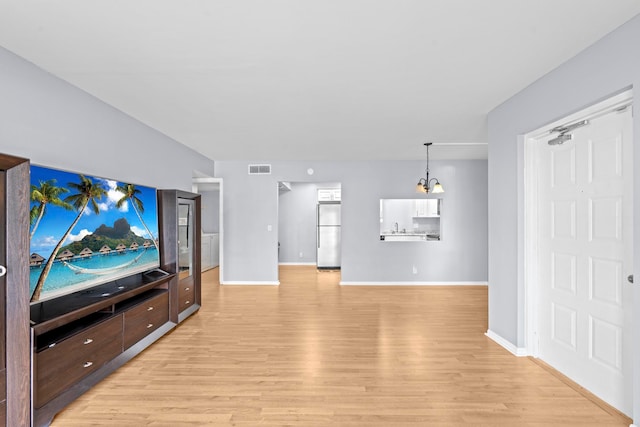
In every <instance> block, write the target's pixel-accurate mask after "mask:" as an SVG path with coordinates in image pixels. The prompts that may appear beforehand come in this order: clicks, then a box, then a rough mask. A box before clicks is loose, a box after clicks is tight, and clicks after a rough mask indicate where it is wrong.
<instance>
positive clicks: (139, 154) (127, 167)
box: [0, 47, 214, 191]
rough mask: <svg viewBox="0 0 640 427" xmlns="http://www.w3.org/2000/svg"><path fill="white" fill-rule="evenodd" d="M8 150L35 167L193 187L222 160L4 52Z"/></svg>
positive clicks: (1, 136)
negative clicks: (195, 177)
mask: <svg viewBox="0 0 640 427" xmlns="http://www.w3.org/2000/svg"><path fill="white" fill-rule="evenodd" d="M0 117H2V119H1V120H2V125H0V152H2V153H6V154H11V155H16V156H21V157H26V158H29V159H31V162H32V163H34V164H38V165H42V166H49V167H54V168H59V169H66V170H70V171H73V172H80V173H87V174H90V175H95V176H100V177H104V178H113V179H117V180H121V181H127V182H132V183H136V184H141V185H147V186H152V187H158V188H176V189H180V190H186V191H190V190H191V177H192V171H193V170H194V169H197V170H200V171H203V172H205V173H208V174H210V175H211V176H213V174H214V163H213V161H212V160H209V159H207V158H205V157H203V156H201V155H199V154H198V153H196V152H195V151H193V150H191V149H189V148H186V147H185V146H183V145H181V144H178V143H177V142H175V141H174V140H172V139H170V138H168V137H167V136H165V135H163V134H161V133H159V132H158V131H156V130H154V129H151V128H150V127H148V126H146V125H144V124H142V123H140V122H139V121H136V120H134V119H133V118H131V117H129V116H127V115H125V114H123V113H122V112H121V111H119V110H116V109H115V108H113V107H111V106H109V105H107V104H105V103H103V102H101V101H99V100H98V99H96V98H95V97H93V96H91V95H89V94H87V93H86V92H83V91H82V90H80V89H78V88H76V87H74V86H71V85H69V84H68V83H66V82H64V81H62V80H60V79H58V78H56V77H54V76H53V75H51V74H49V73H47V72H45V71H43V70H42V69H40V68H38V67H36V66H34V65H33V64H31V63H29V62H27V61H25V60H23V59H21V58H19V57H18V56H16V55H14V54H12V53H11V52H9V51H7V50H5V49H3V48H1V47H0Z"/></svg>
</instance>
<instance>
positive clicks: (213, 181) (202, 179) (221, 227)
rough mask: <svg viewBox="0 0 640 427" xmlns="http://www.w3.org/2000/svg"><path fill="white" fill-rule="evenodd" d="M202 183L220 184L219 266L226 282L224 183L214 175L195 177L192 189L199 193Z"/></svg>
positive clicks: (222, 281)
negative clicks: (199, 186)
mask: <svg viewBox="0 0 640 427" xmlns="http://www.w3.org/2000/svg"><path fill="white" fill-rule="evenodd" d="M200 184H218V185H219V187H220V196H219V197H220V212H219V217H218V234H219V248H220V249H219V257H220V266H219V267H218V272H219V282H220V284H221V285H223V284H224V274H223V272H224V216H223V215H224V214H223V212H224V197H223V196H224V183H223V179H222V178H212V177H194V178H192V180H191V189H192V190H191V191H193V192H194V193H198V185H200Z"/></svg>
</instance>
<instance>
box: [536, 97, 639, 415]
mask: <svg viewBox="0 0 640 427" xmlns="http://www.w3.org/2000/svg"><path fill="white" fill-rule="evenodd" d="M631 122H632V119H631V108H628V109H627V110H626V111H625V112H611V113H608V114H606V115H604V116H601V117H596V118H593V119H591V120H590V123H589V124H588V125H587V126H585V127H581V128H578V129H575V130H574V131H572V132H571V133H572V134H573V140H571V141H567V142H565V143H564V144H562V145H555V146H550V145H549V144H548V143H547V141H548V140H549V139H551V138H552V136H551V137H550V136H546V137H544V138H540V139H539V140H538V141H537V145H536V147H537V150H538V156H539V157H538V170H539V178H538V230H539V234H538V239H539V240H538V242H539V247H538V251H539V252H538V268H539V270H538V278H539V287H540V288H539V302H538V322H539V323H538V334H539V357H540V358H541V359H542V360H544V361H545V362H547V363H549V364H550V365H551V366H553V367H555V368H556V369H558V370H559V371H560V372H562V373H564V374H565V375H567V376H568V377H569V378H571V379H573V380H574V381H575V382H577V383H578V384H580V385H582V386H583V387H585V388H586V389H587V390H589V391H591V392H592V393H594V394H595V395H596V396H598V397H600V398H601V399H603V400H604V401H606V402H608V403H609V404H611V405H612V406H614V407H616V408H618V409H619V410H621V411H622V412H624V413H625V414H627V415H629V416H630V415H631V411H632V383H631V380H632V375H631V374H632V360H631V355H632V352H631V347H632V342H631V325H632V323H631V322H632V316H631V309H632V305H631V303H632V288H631V287H632V285H631V284H629V283H628V282H627V276H628V275H629V274H631V273H632V268H633V265H632V248H633V241H632V238H633V233H632V202H633V196H632V179H633V169H632V151H631V150H632V140H631Z"/></svg>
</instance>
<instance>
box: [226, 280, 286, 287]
mask: <svg viewBox="0 0 640 427" xmlns="http://www.w3.org/2000/svg"><path fill="white" fill-rule="evenodd" d="M220 284H221V285H234V286H235V285H247V286H263V285H269V286H278V285H279V284H280V281H277V282H251V281H238V280H234V281H225V282H224V283H223V282H220Z"/></svg>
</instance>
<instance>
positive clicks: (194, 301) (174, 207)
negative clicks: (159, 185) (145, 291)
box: [158, 190, 202, 323]
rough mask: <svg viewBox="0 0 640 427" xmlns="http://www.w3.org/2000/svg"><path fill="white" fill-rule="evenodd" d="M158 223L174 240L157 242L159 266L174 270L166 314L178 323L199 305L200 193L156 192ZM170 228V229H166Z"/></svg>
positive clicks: (168, 270) (172, 271)
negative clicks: (168, 309) (172, 302)
mask: <svg viewBox="0 0 640 427" xmlns="http://www.w3.org/2000/svg"><path fill="white" fill-rule="evenodd" d="M158 205H159V207H160V209H159V217H160V224H161V225H162V228H163V229H165V230H167V233H166V234H167V235H168V236H172V237H174V238H173V239H164V240H163V241H161V242H160V245H161V248H160V268H162V269H163V270H165V271H167V272H169V273H175V275H176V277H175V278H174V279H172V282H173V283H172V286H171V292H173V294H172V295H171V301H174V302H175V303H174V304H171V306H170V311H169V316H170V318H171V320H172V321H174V322H177V323H180V322H182V321H183V320H184V319H186V318H187V317H189V316H190V315H191V314H193V313H195V312H196V311H197V310H198V309H199V308H200V304H201V298H200V295H201V293H200V286H201V283H200V271H201V262H202V261H201V244H202V243H201V235H202V232H201V230H202V227H201V220H200V209H201V202H200V195H199V194H194V193H189V192H186V191H179V190H160V191H158ZM169 230H171V231H169Z"/></svg>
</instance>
